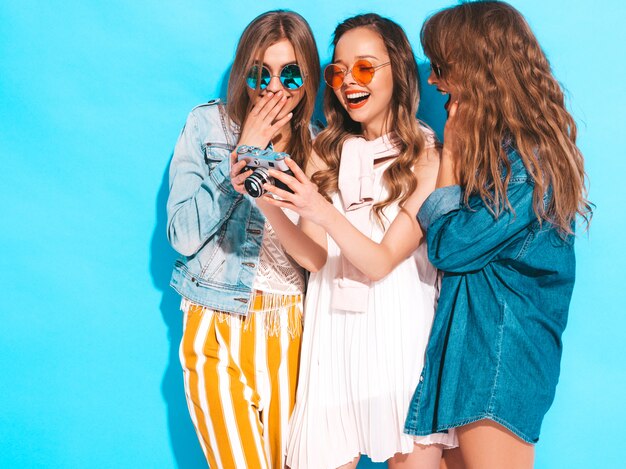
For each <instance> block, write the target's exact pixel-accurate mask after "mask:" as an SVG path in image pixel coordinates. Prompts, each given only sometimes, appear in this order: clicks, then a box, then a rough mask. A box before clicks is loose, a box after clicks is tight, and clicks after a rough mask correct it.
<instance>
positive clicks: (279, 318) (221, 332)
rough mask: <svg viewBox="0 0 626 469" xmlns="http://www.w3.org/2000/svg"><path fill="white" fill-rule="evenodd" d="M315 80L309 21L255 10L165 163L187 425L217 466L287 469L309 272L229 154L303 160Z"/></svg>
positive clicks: (315, 59)
mask: <svg viewBox="0 0 626 469" xmlns="http://www.w3.org/2000/svg"><path fill="white" fill-rule="evenodd" d="M319 75H320V68H319V58H318V53H317V48H316V45H315V40H314V38H313V34H312V32H311V30H310V27H309V25H308V24H307V23H306V21H305V20H304V19H303V18H302V17H301V16H300V15H298V14H296V13H293V12H288V11H281V10H279V11H271V12H267V13H264V14H262V15H260V16H259V17H257V18H256V19H255V20H253V21H252V22H251V23H250V24H249V25H248V26H247V28H246V29H245V31H244V33H243V35H242V37H241V39H240V41H239V45H238V47H237V52H236V55H235V60H234V63H233V66H232V70H231V74H230V77H229V82H228V100H227V103H226V104H222V103H220V102H219V100H215V101H211V102H209V103H208V104H205V105H201V106H198V107H196V108H195V109H193V110H192V111H191V113H190V114H189V117H188V119H187V122H186V124H185V127H184V129H183V131H182V133H181V135H180V137H179V140H178V143H177V144H176V149H175V151H174V156H173V159H172V162H171V167H170V194H169V199H168V203H167V212H168V239H169V240H170V243H171V244H172V246H173V247H174V249H176V250H177V251H178V252H179V253H180V254H181V255H182V256H181V258H180V259H179V260H178V261H177V262H176V265H175V268H174V273H173V275H172V281H171V285H172V287H173V288H174V289H176V291H178V292H179V293H180V295H181V296H182V305H181V309H182V310H183V312H184V330H183V338H182V342H181V347H180V358H181V364H182V367H183V371H184V384H185V394H186V397H187V403H188V406H189V412H190V415H191V419H192V421H193V423H194V426H195V428H196V432H197V435H198V438H199V440H200V444H201V446H202V449H203V451H204V454H205V456H206V458H207V462H208V463H209V465H210V467H211V468H213V469H217V468H235V467H242V468H243V467H247V468H282V467H284V452H285V439H286V431H287V426H288V419H289V415H290V413H291V411H292V409H293V405H294V400H295V387H296V379H297V374H298V358H299V353H300V336H301V329H302V325H301V324H302V321H301V316H302V300H303V294H304V290H305V277H304V271H303V269H302V268H301V267H300V266H299V265H297V264H296V263H295V262H294V261H293V260H292V259H291V258H290V257H289V256H288V255H287V254H286V253H285V251H284V249H283V248H282V246H281V244H280V242H279V241H278V239H277V237H276V235H275V233H274V232H273V230H272V227H271V226H270V225H269V224H268V223H267V221H266V219H265V216H264V215H263V213H262V212H261V211H260V210H259V207H258V206H257V204H256V203H255V200H254V199H253V198H251V197H250V196H249V195H247V194H246V193H245V191H244V188H243V186H242V182H243V179H245V177H247V176H249V174H250V171H246V172H244V173H241V171H242V170H243V169H244V166H245V162H239V163H237V162H236V160H235V157H234V155H235V151H234V150H235V148H236V147H237V146H239V145H249V146H253V147H258V148H261V149H265V148H266V147H268V146H270V145H271V146H272V147H273V149H274V150H275V151H285V152H288V153H289V154H290V155H291V156H292V157H293V158H294V160H296V161H298V162H299V163H300V164H304V163H305V161H306V159H307V156H308V155H309V154H310V152H311V134H310V124H309V123H310V119H311V115H312V113H313V108H314V104H315V94H316V91H317V88H318V85H319ZM240 173H241V174H240ZM235 179H236V180H235Z"/></svg>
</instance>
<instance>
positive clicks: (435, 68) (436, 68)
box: [430, 62, 443, 79]
mask: <svg viewBox="0 0 626 469" xmlns="http://www.w3.org/2000/svg"><path fill="white" fill-rule="evenodd" d="M430 69H431V70H432V71H433V73H434V74H435V76H436V77H437V78H438V79H441V76H442V75H443V73H442V71H441V67H440V66H439V65H437V64H434V63H432V62H431V63H430Z"/></svg>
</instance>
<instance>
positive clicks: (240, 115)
mask: <svg viewBox="0 0 626 469" xmlns="http://www.w3.org/2000/svg"><path fill="white" fill-rule="evenodd" d="M282 39H288V40H289V42H290V43H291V45H292V46H293V48H294V51H295V54H296V61H297V62H298V66H299V67H300V70H301V71H302V74H303V76H304V84H303V85H302V89H303V91H304V96H303V98H302V101H300V103H298V105H297V106H296V108H295V109H294V110H293V117H292V118H291V121H290V124H291V139H290V142H289V144H288V145H287V148H286V151H287V153H289V154H290V155H291V157H292V158H293V159H294V161H295V162H296V163H298V165H300V166H302V165H304V164H305V162H306V161H307V159H308V156H309V155H310V154H311V149H312V143H311V133H310V131H309V123H310V121H311V116H312V115H313V109H314V108H315V95H316V93H317V89H318V87H319V84H320V60H319V54H318V52H317V45H316V44H315V39H314V37H313V32H312V31H311V28H310V26H309V24H308V23H307V22H306V20H305V19H304V18H303V17H302V16H300V15H299V14H298V13H295V12H293V11H287V10H273V11H268V12H266V13H263V14H261V15H259V16H257V17H256V18H255V19H254V20H252V22H251V23H250V24H249V25H248V26H247V27H246V29H245V30H244V32H243V34H242V35H241V39H239V44H238V45H237V52H236V53H235V60H234V62H233V66H232V69H231V71H230V77H229V79H228V99H227V104H226V112H227V113H228V116H229V117H230V119H231V120H232V121H233V122H235V123H236V124H237V125H239V126H241V125H242V124H243V122H244V121H245V119H246V115H247V114H248V112H249V111H250V109H251V108H252V103H251V101H250V98H249V97H248V93H247V85H246V77H247V76H248V72H249V71H250V68H251V67H252V66H253V65H254V64H256V63H262V62H263V56H264V55H265V51H266V50H267V48H268V47H270V46H272V45H274V44H276V43H277V42H279V41H280V40H282ZM257 92H258V90H257Z"/></svg>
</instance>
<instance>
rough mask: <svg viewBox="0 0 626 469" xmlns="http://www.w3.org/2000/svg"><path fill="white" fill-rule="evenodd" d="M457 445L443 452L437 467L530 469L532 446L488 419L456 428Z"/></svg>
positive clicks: (532, 455)
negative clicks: (439, 464) (457, 446)
mask: <svg viewBox="0 0 626 469" xmlns="http://www.w3.org/2000/svg"><path fill="white" fill-rule="evenodd" d="M456 434H457V436H458V438H459V448H457V449H454V450H449V451H445V452H444V456H443V457H444V462H443V463H442V465H441V469H502V468H506V469H532V467H533V463H534V459H535V447H534V445H532V444H530V443H526V442H525V441H523V440H521V439H520V438H519V437H517V436H516V435H514V434H513V433H512V432H510V431H509V430H507V429H506V428H504V427H503V426H502V425H499V424H497V423H495V422H493V421H492V420H487V419H485V420H479V421H478V422H474V423H470V424H468V425H464V426H462V427H459V428H457V429H456Z"/></svg>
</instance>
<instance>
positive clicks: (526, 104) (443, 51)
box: [421, 1, 592, 234]
mask: <svg viewBox="0 0 626 469" xmlns="http://www.w3.org/2000/svg"><path fill="white" fill-rule="evenodd" d="M421 42H422V45H423V47H424V52H425V53H426V55H427V56H428V58H429V59H430V61H431V63H432V64H436V65H437V66H438V67H439V70H440V71H441V77H442V80H443V81H444V82H446V83H448V84H453V85H454V86H455V87H458V88H459V93H460V94H459V96H458V99H459V102H460V103H461V105H460V106H459V108H458V114H457V116H456V118H457V119H458V122H459V123H460V125H459V126H457V127H458V131H457V135H458V145H457V147H458V148H455V149H454V151H455V153H456V154H457V155H458V157H459V164H458V166H459V168H460V182H461V185H462V186H463V187H464V189H465V192H464V193H465V203H467V202H468V198H469V196H471V195H473V194H477V195H479V196H480V197H481V199H482V200H483V201H484V203H485V204H486V205H487V207H489V209H490V210H491V211H492V213H494V215H495V216H498V215H499V214H500V213H501V212H502V211H504V210H511V211H514V210H513V207H511V204H510V202H509V200H508V197H507V188H508V184H509V179H510V169H511V168H510V164H509V161H508V158H507V156H506V153H505V150H504V149H503V142H504V141H506V140H510V141H512V142H513V146H514V147H515V149H516V150H517V151H518V153H519V154H520V156H521V158H522V160H523V163H524V165H525V167H526V169H527V171H528V173H529V175H530V176H531V177H532V178H533V180H534V189H533V190H534V192H533V209H534V211H535V214H536V215H537V219H538V220H539V221H540V222H542V221H544V220H545V221H547V222H549V223H551V224H553V225H554V226H555V227H556V228H557V229H558V230H559V231H560V232H561V233H563V234H571V233H572V232H573V224H574V222H575V219H576V217H577V215H580V216H581V217H582V218H584V219H585V221H586V222H587V224H588V223H589V221H590V218H591V215H592V212H591V205H590V203H589V202H588V200H587V199H586V194H587V191H586V187H585V182H586V175H585V170H584V165H583V156H582V154H581V152H580V150H579V149H578V147H577V146H576V124H575V122H574V119H573V118H572V116H571V115H570V114H569V113H568V112H567V110H566V109H565V104H564V96H563V91H562V89H561V87H560V85H559V83H558V82H557V81H556V79H555V78H554V76H553V75H552V70H551V68H550V64H549V62H548V59H547V58H546V56H545V54H544V52H543V51H542V49H541V47H540V46H539V43H538V42H537V39H536V38H535V36H534V34H533V33H532V31H531V29H530V27H529V26H528V24H527V22H526V21H525V19H524V17H523V16H522V15H521V14H520V12H519V11H517V10H516V9H515V8H513V7H512V6H511V5H509V4H507V3H504V2H500V1H479V2H471V3H463V4H460V5H457V6H454V7H450V8H446V9H444V10H441V11H439V12H438V13H435V14H434V15H433V16H431V17H430V18H429V19H428V20H427V21H426V22H425V23H424V25H423V27H422V30H421ZM503 171H504V173H505V174H506V177H504V179H503V178H502V174H503ZM544 196H549V202H548V204H547V205H546V204H545V203H544Z"/></svg>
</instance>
